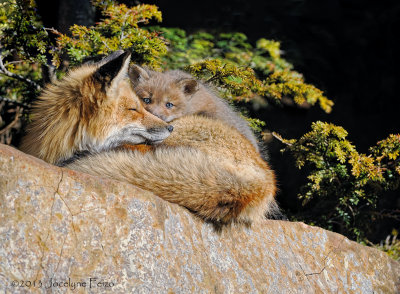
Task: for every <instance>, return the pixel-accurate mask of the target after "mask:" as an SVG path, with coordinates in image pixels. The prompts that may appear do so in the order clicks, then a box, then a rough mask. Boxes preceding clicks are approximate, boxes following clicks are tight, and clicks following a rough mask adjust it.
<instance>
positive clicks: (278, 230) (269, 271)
mask: <svg viewBox="0 0 400 294" xmlns="http://www.w3.org/2000/svg"><path fill="white" fill-rule="evenodd" d="M93 277H96V278H97V279H98V280H97V281H96V282H101V283H103V284H101V285H105V284H106V283H108V285H111V286H110V287H109V288H108V289H107V290H108V291H109V293H131V292H138V293H142V292H146V291H149V289H151V291H152V292H153V293H168V292H174V293H199V292H205V293H398V292H399V291H400V289H399V277H400V265H399V263H397V262H395V261H393V260H391V259H390V258H389V257H388V256H387V255H386V254H385V253H383V252H380V251H378V250H376V249H373V248H369V247H365V246H362V245H360V244H357V243H355V242H352V241H350V240H348V239H347V238H345V237H343V236H341V235H339V234H336V233H332V232H329V231H326V230H323V229H321V228H317V227H312V226H308V225H305V224H303V223H295V222H288V221H277V220H265V221H262V222H260V223H257V224H253V226H252V227H251V228H249V227H246V226H240V225H235V226H231V227H229V228H228V227H225V228H223V229H222V230H221V231H220V232H218V233H217V232H215V230H214V228H213V227H212V225H210V224H206V223H204V222H202V221H201V220H200V219H198V218H197V217H195V216H194V215H193V214H192V213H190V212H189V211H188V210H186V209H185V208H183V207H180V206H178V205H175V204H171V203H168V202H166V201H163V200H162V199H160V198H158V197H157V196H155V195H153V194H152V193H150V192H148V191H144V190H141V189H139V188H136V187H134V186H132V185H130V184H127V183H122V182H117V181H113V180H110V179H106V178H100V177H92V176H89V175H85V174H82V173H77V172H74V171H71V170H68V169H64V168H61V169H60V168H59V167H56V166H52V165H49V164H46V163H44V162H43V161H41V160H38V159H36V158H33V157H31V156H27V155H25V154H23V153H21V152H19V151H17V150H15V149H13V148H11V147H8V146H4V145H0V292H6V293H26V291H27V288H25V289H24V288H23V287H21V288H17V287H13V286H12V283H13V281H16V280H17V281H21V280H22V281H34V280H41V281H43V283H49V281H50V280H51V279H52V281H56V282H68V281H71V282H74V283H81V284H80V285H81V286H79V287H80V288H79V287H78V288H76V289H75V290H73V289H72V288H71V287H72V286H67V287H66V288H63V289H52V291H54V292H57V293H64V292H68V291H70V292H71V291H75V292H77V293H85V292H90V291H92V292H95V293H103V292H106V290H105V288H104V287H103V286H102V287H103V288H101V289H100V286H97V284H96V289H94V288H92V290H90V289H87V288H84V287H83V286H82V285H83V284H82V283H83V282H86V283H88V284H89V282H90V278H93ZM76 285H78V284H76ZM99 285H100V284H99ZM29 291H30V292H32V293H43V292H44V290H43V289H40V288H31V289H29ZM47 291H50V290H47Z"/></svg>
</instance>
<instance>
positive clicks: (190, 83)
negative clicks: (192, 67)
mask: <svg viewBox="0 0 400 294" xmlns="http://www.w3.org/2000/svg"><path fill="white" fill-rule="evenodd" d="M176 84H177V85H178V87H180V88H181V89H182V90H183V92H184V93H185V94H186V95H192V94H194V93H196V92H197V91H198V90H199V83H198V82H197V81H196V80H195V79H190V78H187V79H186V78H185V79H182V80H179V81H177V82H176Z"/></svg>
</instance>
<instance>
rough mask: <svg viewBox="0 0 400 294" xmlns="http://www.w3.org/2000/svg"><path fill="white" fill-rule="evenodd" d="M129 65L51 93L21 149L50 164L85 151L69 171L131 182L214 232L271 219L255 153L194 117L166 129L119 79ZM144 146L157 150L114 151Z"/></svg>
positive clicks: (96, 70) (120, 60) (270, 184)
mask: <svg viewBox="0 0 400 294" xmlns="http://www.w3.org/2000/svg"><path fill="white" fill-rule="evenodd" d="M128 63H129V60H128V57H127V56H126V54H122V55H121V56H119V57H116V58H115V59H112V60H111V61H110V60H108V61H107V63H105V64H104V65H100V66H95V65H91V66H89V67H88V66H83V67H81V68H78V69H76V70H74V71H72V72H71V73H70V74H69V75H68V76H67V77H66V78H64V79H63V80H61V81H60V82H56V83H54V84H53V85H50V86H48V88H47V90H46V91H45V92H44V94H43V95H42V97H41V99H40V101H39V102H38V103H37V104H36V107H35V108H34V109H33V121H32V125H31V127H30V128H29V129H28V135H27V137H26V138H25V141H24V146H23V147H24V148H23V149H24V150H26V151H27V152H29V153H31V154H33V155H36V156H39V157H41V158H43V159H44V160H46V161H48V162H51V163H59V162H62V161H64V160H65V159H66V158H68V157H73V154H74V153H76V152H83V151H87V153H88V154H86V156H81V157H78V158H75V160H73V161H72V162H69V163H68V164H67V165H66V167H68V168H71V169H74V170H78V171H82V172H86V173H89V174H92V175H97V176H106V177H110V178H114V179H117V180H120V181H125V182H129V183H131V184H133V185H136V186H138V187H140V188H142V189H145V190H148V191H151V192H153V193H154V194H156V195H158V196H159V197H161V198H163V199H165V200H167V201H170V202H173V203H177V204H180V205H182V206H184V207H186V208H188V209H189V210H190V211H192V212H193V213H195V214H196V215H198V216H199V217H201V218H202V219H204V220H206V221H211V222H213V223H214V224H217V225H219V224H228V223H232V222H245V223H250V222H251V221H253V220H256V219H260V218H262V217H263V216H264V213H265V212H268V211H271V210H272V209H273V208H274V207H275V202H274V194H275V178H274V173H273V171H272V170H271V169H270V168H269V167H268V165H267V163H265V162H264V161H263V160H262V159H261V158H260V155H259V153H258V152H257V150H256V149H255V147H254V146H253V145H252V144H251V143H250V142H249V141H248V140H247V139H246V138H245V137H244V136H242V135H241V134H240V133H239V132H238V131H237V130H236V129H234V128H232V127H231V126H229V125H227V124H225V123H224V122H222V121H219V120H216V119H212V118H207V117H202V116H193V115H191V116H184V117H181V118H179V119H176V120H174V121H173V122H172V125H167V123H166V122H164V121H162V120H161V119H159V118H157V117H155V116H153V115H151V114H150V113H148V112H146V110H144V109H143V108H142V106H141V105H140V103H139V99H138V98H137V97H136V95H135V94H134V92H133V91H132V89H131V88H130V87H129V83H130V82H129V81H127V80H126V79H124V78H123V77H124V76H125V75H126V74H127V70H128V69H127V65H128ZM172 129H173V131H172ZM161 140H163V142H161V143H159V141H161ZM143 142H149V143H158V144H155V145H152V147H151V148H147V149H145V150H134V151H132V150H128V149H123V148H117V149H116V148H115V147H118V146H121V145H124V144H128V145H135V144H141V143H143Z"/></svg>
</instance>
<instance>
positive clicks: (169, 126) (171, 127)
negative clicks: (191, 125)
mask: <svg viewBox="0 0 400 294" xmlns="http://www.w3.org/2000/svg"><path fill="white" fill-rule="evenodd" d="M167 130H168V131H169V132H170V133H171V132H172V131H173V130H174V126H171V125H168V126H167Z"/></svg>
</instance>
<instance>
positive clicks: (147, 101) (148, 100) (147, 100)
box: [142, 98, 151, 104]
mask: <svg viewBox="0 0 400 294" xmlns="http://www.w3.org/2000/svg"><path fill="white" fill-rule="evenodd" d="M142 100H143V102H144V103H146V104H150V103H151V99H150V98H143V99H142Z"/></svg>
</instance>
